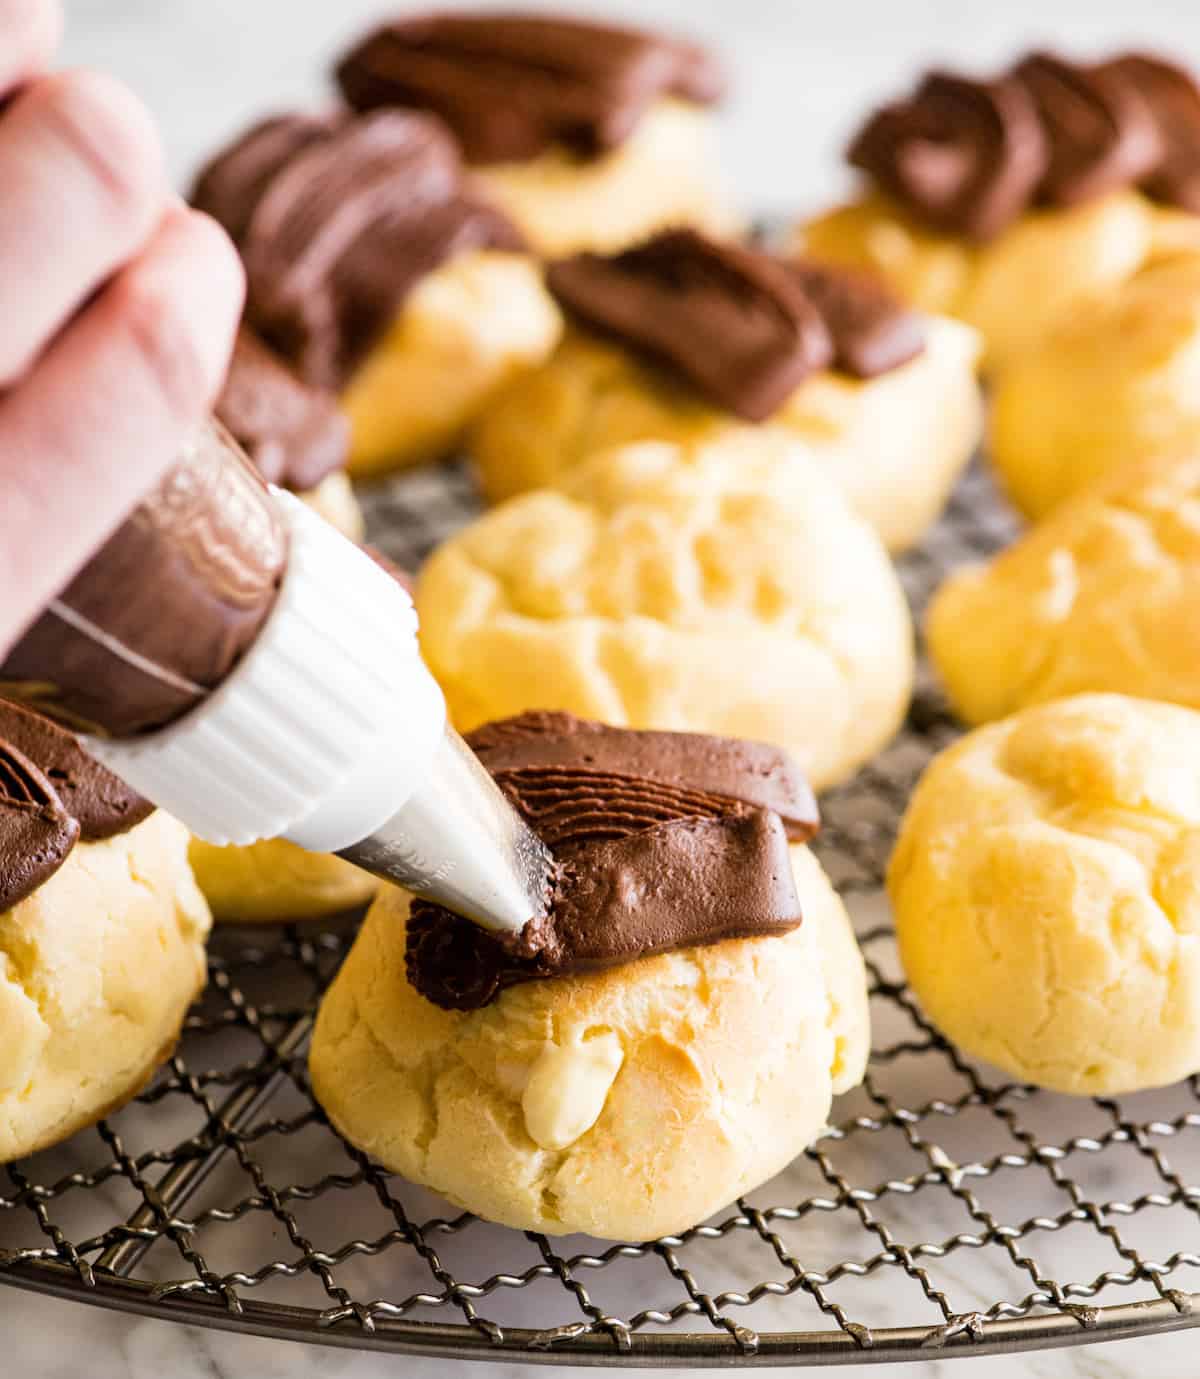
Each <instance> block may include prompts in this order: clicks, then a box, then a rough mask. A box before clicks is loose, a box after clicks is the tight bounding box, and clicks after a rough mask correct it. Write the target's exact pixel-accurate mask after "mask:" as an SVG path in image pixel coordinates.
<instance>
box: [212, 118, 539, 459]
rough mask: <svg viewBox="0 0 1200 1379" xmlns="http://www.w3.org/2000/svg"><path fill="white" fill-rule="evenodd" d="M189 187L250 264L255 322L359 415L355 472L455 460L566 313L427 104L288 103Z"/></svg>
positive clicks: (294, 364) (249, 309) (354, 421)
mask: <svg viewBox="0 0 1200 1379" xmlns="http://www.w3.org/2000/svg"><path fill="white" fill-rule="evenodd" d="M193 200H194V202H195V203H196V205H198V206H199V207H200V208H201V209H202V210H206V211H208V212H209V213H210V214H212V215H213V216H215V217H216V219H217V220H219V221H220V222H221V223H222V224H223V225H224V226H225V228H226V229H227V230H228V231H229V233H230V234H231V236H232V237H233V239H234V242H235V243H236V244H237V246H238V248H239V249H240V251H241V254H242V258H243V261H244V263H245V266H246V276H247V301H246V319H247V323H248V324H249V325H250V326H251V328H253V329H254V330H255V331H256V332H257V333H258V334H259V335H260V336H261V337H262V339H263V340H265V341H266V343H267V344H268V345H270V346H271V347H272V348H273V349H274V350H275V351H276V352H277V353H278V354H279V355H281V356H282V358H283V359H284V360H285V362H286V363H287V364H288V365H289V366H290V367H291V368H292V369H293V370H294V371H295V372H296V373H297V374H298V375H299V377H300V378H301V380H302V381H303V382H304V383H306V384H308V385H309V386H311V387H318V388H325V389H329V390H332V391H334V392H336V393H337V395H338V398H339V401H340V404H341V406H342V408H343V409H344V410H345V412H346V414H347V416H348V417H349V420H350V428H351V450H350V460H349V469H350V472H351V474H354V475H370V474H375V473H381V472H384V471H386V470H388V469H393V468H396V467H399V466H403V465H406V464H413V463H416V462H418V461H421V460H429V459H438V458H441V457H442V456H444V455H445V454H446V453H447V452H448V451H449V450H450V449H452V448H453V446H454V445H455V444H456V443H457V442H458V441H459V439H460V438H461V437H462V434H463V432H464V430H465V429H466V427H467V425H468V424H469V423H470V422H471V421H472V420H473V419H474V418H475V416H476V415H477V413H478V411H479V409H480V408H481V407H482V405H483V404H484V402H485V401H486V400H487V398H488V397H489V396H490V394H491V393H492V392H493V391H494V390H495V389H496V388H497V387H498V386H499V385H500V384H501V383H503V382H504V381H506V380H507V379H508V378H509V377H510V376H511V375H512V374H513V373H514V372H516V371H518V370H520V369H522V368H524V367H527V366H529V365H530V364H533V363H536V362H538V361H540V359H541V358H542V357H543V356H544V355H545V354H546V353H548V352H549V350H550V349H552V348H553V346H554V344H555V342H556V340H557V338H558V333H559V329H560V322H559V316H558V312H557V310H556V308H555V307H554V304H553V302H552V301H551V300H550V298H549V296H548V295H547V294H546V292H545V289H544V288H543V286H542V281H541V271H540V269H539V267H538V266H537V264H536V263H535V262H534V261H533V260H532V259H531V258H530V257H529V255H528V253H527V252H526V251H525V249H524V242H523V240H522V237H521V235H520V233H519V232H518V231H517V229H516V227H515V226H514V225H513V224H512V223H511V221H510V220H509V219H508V218H507V217H506V216H505V215H504V214H503V213H502V212H501V211H499V210H498V209H497V208H496V207H494V206H493V205H492V204H491V203H489V202H488V201H487V200H485V199H484V198H483V197H482V196H481V195H479V194H478V193H477V192H476V190H475V189H474V188H473V187H472V186H470V185H468V183H467V182H466V181H465V180H464V178H463V174H462V169H461V166H460V161H459V154H458V150H457V147H456V145H455V143H454V140H453V139H452V137H451V136H450V134H449V132H448V131H447V130H446V128H445V127H444V126H443V125H442V124H441V123H440V121H438V120H437V119H436V118H435V117H434V116H432V115H425V114H416V113H413V112H406V111H399V110H393V111H381V112H378V113H375V114H371V115H366V116H362V117H355V116H305V115H281V116H276V117H273V118H271V119H267V120H264V121H262V122H261V123H259V124H257V125H255V126H253V127H252V128H251V129H250V130H248V131H247V132H246V133H245V134H244V135H242V137H241V138H239V139H237V140H235V141H234V142H233V143H232V144H230V145H229V146H228V147H227V148H225V149H224V150H223V151H222V152H221V153H219V154H218V155H217V156H216V157H215V158H214V159H213V160H212V161H211V162H210V163H209V164H208V165H207V166H206V167H205V168H204V170H203V171H202V172H201V174H200V176H199V177H198V179H197V181H196V183H195V187H194V190H193Z"/></svg>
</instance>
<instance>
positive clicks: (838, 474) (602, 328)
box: [471, 230, 983, 550]
mask: <svg viewBox="0 0 1200 1379" xmlns="http://www.w3.org/2000/svg"><path fill="white" fill-rule="evenodd" d="M549 285H550V288H551V290H552V291H553V292H554V293H555V295H556V296H557V298H558V300H559V303H560V305H561V306H563V307H564V308H565V310H566V312H567V315H568V318H569V319H570V320H571V322H572V324H571V327H570V328H569V330H568V332H567V334H566V336H565V338H564V339H563V342H562V344H561V345H560V346H559V348H558V350H557V351H556V352H555V353H554V354H553V355H552V356H551V357H550V358H549V359H548V360H547V361H546V362H545V363H544V364H542V365H541V367H539V368H536V369H532V370H529V371H528V372H527V373H525V374H523V375H522V376H521V377H520V378H517V379H514V380H513V382H512V383H510V384H509V385H508V386H507V387H506V388H504V389H503V390H502V391H501V392H500V393H499V394H498V395H497V396H496V398H495V399H494V401H493V403H492V404H491V406H490V407H489V408H488V409H487V411H486V412H485V413H484V415H483V416H482V417H481V418H480V421H479V423H478V425H477V426H476V427H475V429H474V432H473V435H472V445H471V449H472V453H473V455H474V458H475V461H476V463H477V466H478V470H479V475H480V480H481V483H482V486H483V489H484V491H485V493H486V494H487V495H488V497H489V498H491V499H492V500H493V501H495V500H498V499H501V498H506V497H509V496H511V495H512V494H514V493H522V492H524V491H526V490H527V489H531V488H539V487H546V486H552V487H557V486H558V485H560V484H561V483H562V481H563V480H564V479H565V478H567V477H569V475H570V474H571V473H573V472H574V470H575V469H576V468H577V467H578V466H579V464H580V462H581V461H583V460H584V459H586V458H587V457H588V456H590V455H593V454H595V452H596V451H597V450H602V449H608V448H611V447H613V446H616V445H624V444H627V443H629V442H631V441H641V440H663V441H675V442H679V443H681V444H686V445H693V444H696V443H698V442H707V441H711V440H714V439H719V438H720V437H721V436H722V435H723V434H724V433H726V432H728V431H729V430H730V429H732V428H734V427H741V428H744V429H747V430H750V431H753V430H762V429H765V428H766V427H768V426H770V427H775V428H778V429H780V430H782V431H784V432H786V433H788V434H789V435H791V436H794V437H798V438H799V439H801V440H802V441H804V442H805V445H806V447H807V448H808V450H809V452H810V454H811V455H812V456H813V458H814V459H816V460H817V461H818V462H819V463H820V464H821V465H822V466H823V467H825V468H826V470H827V472H828V473H829V475H830V477H831V478H832V479H833V480H834V481H835V482H836V483H837V485H838V486H839V487H840V488H841V489H842V491H843V493H844V494H845V496H846V497H847V498H848V499H849V501H850V503H851V505H852V506H853V507H854V509H855V510H856V511H857V512H858V513H859V514H860V515H861V516H863V517H865V518H866V519H867V521H868V522H870V523H871V525H872V526H873V527H874V528H875V529H876V531H878V532H879V534H880V536H881V537H882V538H883V540H884V543H885V545H887V547H888V548H889V550H903V549H904V548H905V547H907V546H910V545H912V544H913V543H914V542H915V541H917V540H918V539H919V538H920V536H921V535H922V533H923V532H924V531H925V529H926V528H927V527H928V526H929V525H930V524H931V523H932V522H933V521H934V519H935V518H936V517H937V515H938V514H939V513H940V511H941V509H942V507H943V505H944V504H945V501H946V498H947V496H948V494H949V492H950V489H951V488H952V487H953V484H954V481H955V480H956V479H957V478H958V476H959V474H960V473H961V472H962V469H963V467H964V466H965V465H966V463H967V460H968V459H969V458H970V455H971V453H972V451H973V450H974V448H975V446H976V444H977V443H978V441H979V437H980V434H981V432H982V427H983V422H982V406H981V401H980V395H979V387H978V384H977V383H976V381H975V370H976V365H977V361H978V353H979V345H978V340H977V337H976V335H975V333H974V332H973V331H972V330H971V329H970V328H969V327H967V326H963V325H961V324H959V323H958V322H956V321H950V320H946V319H944V318H933V317H931V318H920V317H918V316H916V315H915V314H914V313H912V312H910V311H908V310H906V309H905V308H903V307H901V306H900V305H899V304H898V303H897V302H895V301H893V300H892V298H891V297H890V295H889V294H888V293H887V292H886V291H884V290H882V289H881V288H880V287H878V286H877V285H876V284H875V283H873V282H871V281H869V280H867V279H865V278H864V277H863V276H861V275H856V274H852V273H846V272H842V271H839V270H836V269H829V268H819V267H817V266H815V265H813V264H809V263H804V262H800V261H791V262H789V261H786V260H779V259H775V258H772V257H771V256H769V255H767V254H765V253H760V252H757V251H754V250H750V249H746V248H742V247H741V246H737V245H733V244H726V243H720V242H718V241H715V240H708V239H705V238H703V237H702V236H700V235H698V234H696V233H695V232H694V231H690V230H684V231H669V232H666V233H664V234H661V235H659V236H657V237H656V238H654V239H652V240H650V241H648V242H647V243H645V244H643V245H639V246H638V247H636V248H634V249H630V250H626V251H625V252H624V253H622V254H619V255H616V256H614V257H611V258H608V259H601V258H597V257H595V256H592V255H582V256H579V257H577V258H574V259H569V260H566V261H564V262H561V263H558V264H555V265H553V266H552V267H551V269H550V273H549ZM759 375H762V377H760V376H759ZM767 375H770V376H769V377H768V376H767ZM764 383H765V385H766V386H765V388H764V386H763V384H764Z"/></svg>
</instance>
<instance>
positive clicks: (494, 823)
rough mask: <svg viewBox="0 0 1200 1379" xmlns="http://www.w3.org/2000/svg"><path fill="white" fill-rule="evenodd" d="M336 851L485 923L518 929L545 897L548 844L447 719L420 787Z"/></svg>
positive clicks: (539, 910) (537, 913) (538, 912)
mask: <svg viewBox="0 0 1200 1379" xmlns="http://www.w3.org/2000/svg"><path fill="white" fill-rule="evenodd" d="M338 856H339V857H344V858H345V859H346V861H348V862H353V863H354V865H355V866H358V867H362V868H363V869H364V870H365V871H369V872H372V873H374V874H375V875H376V876H381V877H383V879H384V880H385V881H391V882H394V883H395V884H396V885H397V886H403V887H404V888H405V889H406V890H410V891H412V892H413V893H414V894H415V895H419V896H421V897H423V898H424V899H426V900H433V901H436V902H437V903H438V904H439V905H445V906H446V908H447V909H450V910H453V911H455V913H457V914H460V915H463V916H465V917H466V918H467V919H470V920H473V921H474V922H475V923H476V924H478V925H480V926H482V927H483V928H485V929H491V930H493V931H500V932H504V933H511V934H519V933H520V932H521V930H522V929H523V928H524V927H525V925H526V924H527V923H528V922H529V921H530V920H531V919H535V918H540V917H541V916H542V915H544V914H545V913H546V908H547V905H548V903H549V897H550V889H551V883H552V873H551V868H552V865H553V863H552V860H551V857H550V854H549V852H547V850H546V848H545V846H544V845H543V843H542V842H541V840H540V839H539V838H538V837H537V836H536V834H534V833H533V832H532V830H531V829H530V828H529V827H528V826H527V825H526V824H525V822H524V820H523V819H521V817H520V816H519V815H518V814H517V812H516V811H515V810H514V809H513V807H512V805H510V804H509V802H508V801H507V800H506V799H505V798H504V796H503V795H502V794H501V792H500V789H499V787H498V786H497V785H496V782H495V781H494V780H493V779H492V778H491V776H489V775H488V773H487V772H486V771H485V770H484V768H483V767H482V766H481V765H480V763H479V760H478V758H477V757H476V756H475V754H474V752H472V751H471V749H470V748H469V747H468V746H467V744H466V743H465V742H464V741H463V740H462V738H461V737H459V735H458V734H457V733H456V732H455V731H454V730H453V728H450V727H447V728H446V735H445V738H444V739H443V741H442V744H441V746H440V747H439V748H438V750H437V753H436V754H435V756H434V760H433V766H432V768H431V771H430V775H429V778H428V780H427V781H426V782H425V784H424V785H423V786H422V787H421V789H420V790H419V791H418V792H417V793H416V794H415V795H413V796H412V798H411V799H410V800H409V801H408V803H407V804H406V805H405V806H404V808H403V809H401V810H399V811H398V812H397V813H396V814H394V815H393V816H392V817H391V818H390V819H389V820H388V821H387V823H386V824H384V825H383V826H382V827H381V828H379V829H377V830H376V831H375V832H374V833H373V834H372V835H371V836H370V837H369V838H364V839H363V840H362V842H360V843H354V844H352V845H351V846H350V847H348V848H343V849H342V850H341V851H340V852H339V853H338Z"/></svg>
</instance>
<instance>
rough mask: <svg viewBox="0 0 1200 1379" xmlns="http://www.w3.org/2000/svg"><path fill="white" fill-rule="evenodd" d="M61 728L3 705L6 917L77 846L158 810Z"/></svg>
mask: <svg viewBox="0 0 1200 1379" xmlns="http://www.w3.org/2000/svg"><path fill="white" fill-rule="evenodd" d="M153 808H154V807H153V805H151V804H150V803H149V801H147V800H144V799H142V797H141V796H140V795H136V794H135V793H134V792H133V791H132V790H130V789H129V787H128V786H126V785H125V784H124V783H123V782H122V781H120V780H118V779H117V777H116V776H114V775H113V774H112V773H111V772H109V771H106V770H105V769H104V767H103V766H101V765H100V763H99V762H97V761H94V760H93V759H92V758H91V757H89V756H88V754H87V753H86V752H85V751H84V750H83V748H82V747H80V745H79V743H78V742H76V740H75V738H74V737H73V736H72V735H71V734H70V733H68V732H66V731H65V730H64V729H62V728H60V727H58V725H57V724H54V723H51V722H49V720H47V719H45V718H42V717H41V716H40V715H39V714H35V713H31V712H30V711H29V710H28V709H25V708H22V707H21V706H20V705H18V704H10V703H7V702H5V701H3V700H0V913H2V912H3V911H5V910H9V909H11V908H12V907H13V906H14V905H16V904H17V903H18V902H19V901H21V900H24V899H25V898H26V897H27V896H29V895H32V894H33V892H34V891H36V890H37V889H38V887H39V886H41V885H43V884H44V883H45V882H47V881H48V880H49V879H50V878H51V877H52V876H53V875H54V873H55V872H56V871H57V870H58V869H59V867H61V866H62V864H63V863H64V862H65V861H66V859H67V857H68V855H69V854H70V852H71V849H72V848H73V847H74V846H75V844H76V843H77V842H79V841H80V840H82V841H83V842H85V843H91V842H98V841H100V840H101V839H103V838H111V837H113V836H115V835H116V834H118V833H125V832H126V831H127V830H129V829H131V828H133V827H134V825H135V824H139V823H141V822H142V820H143V819H146V818H148V817H149V815H150V814H151V813H152V812H153Z"/></svg>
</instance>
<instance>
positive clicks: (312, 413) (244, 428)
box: [216, 326, 350, 493]
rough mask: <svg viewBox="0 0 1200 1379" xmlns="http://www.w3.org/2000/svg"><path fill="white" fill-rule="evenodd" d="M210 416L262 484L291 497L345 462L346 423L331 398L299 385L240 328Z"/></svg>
mask: <svg viewBox="0 0 1200 1379" xmlns="http://www.w3.org/2000/svg"><path fill="white" fill-rule="evenodd" d="M216 414H217V419H218V420H219V421H220V422H222V423H223V425H224V426H225V427H226V428H227V430H228V431H229V433H230V434H231V435H232V436H233V438H234V440H236V441H237V443H238V444H239V445H240V446H241V447H242V449H243V450H244V451H245V452H246V454H247V455H248V456H249V457H250V459H251V460H253V461H254V465H255V468H257V470H258V472H259V473H260V474H261V475H262V476H263V478H264V479H265V480H266V481H267V483H269V484H278V485H280V486H281V487H282V488H289V489H291V490H292V492H293V493H304V492H306V491H307V490H309V489H313V488H316V486H317V485H318V484H319V483H320V482H321V480H322V479H324V478H325V477H326V476H327V475H329V474H332V473H333V472H334V470H336V469H340V468H341V467H342V466H343V465H344V464H345V462H346V455H347V452H348V450H349V447H350V424H349V422H348V421H347V419H346V417H345V416H344V415H343V413H342V412H341V411H340V410H339V409H338V405H337V399H336V398H335V397H334V395H333V394H332V393H330V392H326V391H325V390H324V389H322V388H310V387H309V386H308V385H307V384H305V383H303V382H301V380H300V379H299V378H298V377H297V376H296V375H295V374H294V373H293V372H292V371H291V370H290V369H289V368H288V367H287V365H286V364H285V363H284V362H283V360H282V359H280V358H279V356H278V355H277V354H276V353H275V352H274V351H273V350H270V349H268V348H267V346H266V345H264V344H263V342H262V341H261V340H259V339H258V338H257V337H256V336H255V335H254V333H253V331H250V330H248V329H247V328H246V327H245V326H243V327H242V329H241V330H240V331H238V336H237V342H236V344H235V345H234V347H233V358H232V359H231V360H230V363H229V373H228V374H227V375H226V378H225V387H224V389H223V391H222V393H221V396H220V398H219V399H218V400H217V406H216Z"/></svg>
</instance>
